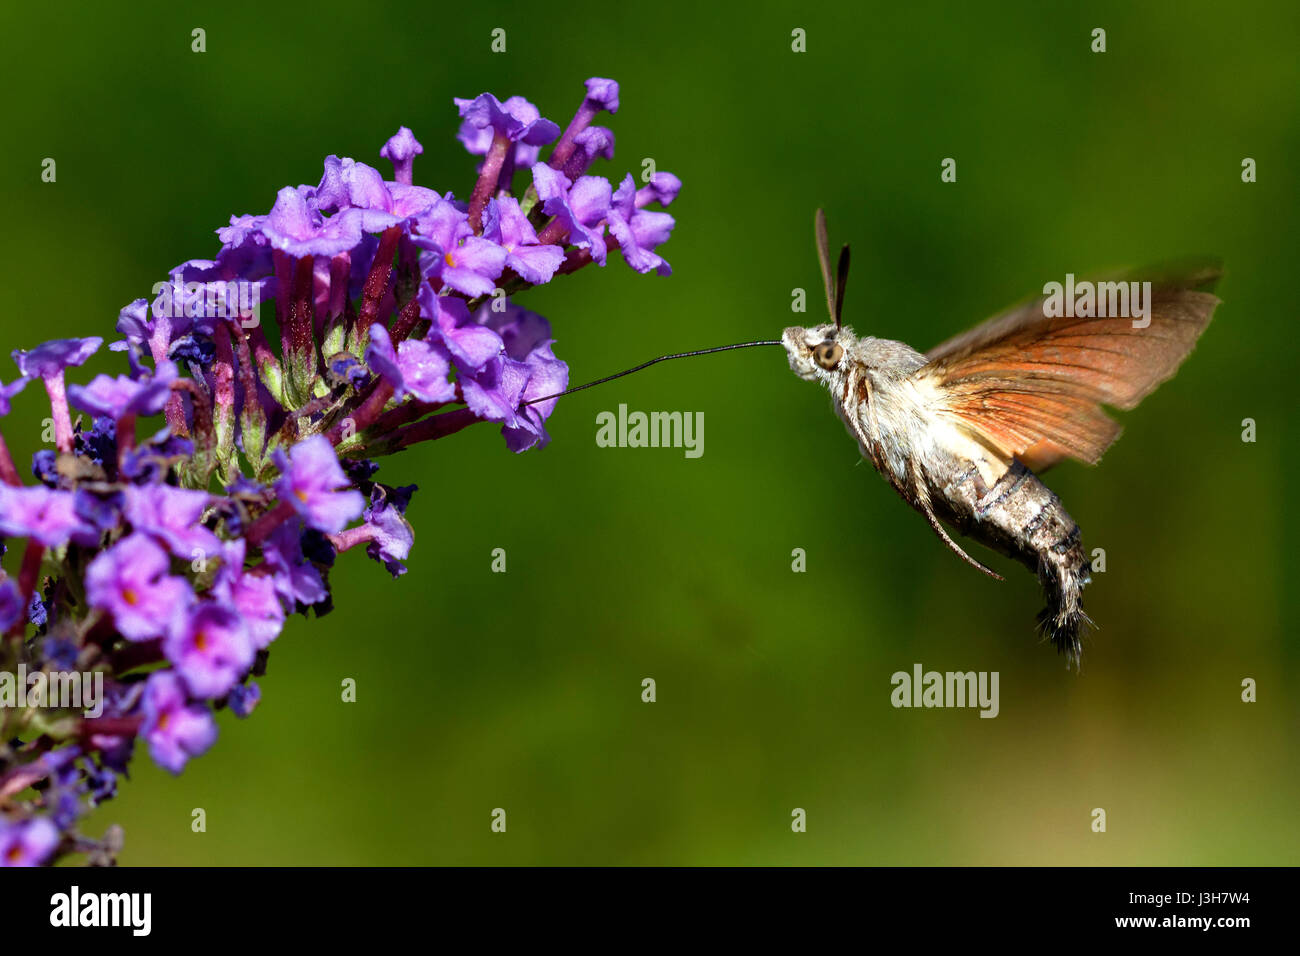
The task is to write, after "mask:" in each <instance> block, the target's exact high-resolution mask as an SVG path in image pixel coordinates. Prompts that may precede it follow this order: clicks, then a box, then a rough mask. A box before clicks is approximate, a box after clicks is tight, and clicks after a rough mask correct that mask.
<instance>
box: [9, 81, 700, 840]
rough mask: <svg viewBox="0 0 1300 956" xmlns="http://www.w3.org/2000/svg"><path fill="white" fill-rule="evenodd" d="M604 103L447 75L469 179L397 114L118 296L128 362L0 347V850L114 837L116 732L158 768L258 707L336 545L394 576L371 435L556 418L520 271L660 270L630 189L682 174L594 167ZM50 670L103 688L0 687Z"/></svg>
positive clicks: (410, 438)
mask: <svg viewBox="0 0 1300 956" xmlns="http://www.w3.org/2000/svg"><path fill="white" fill-rule="evenodd" d="M618 105H619V102H618V84H617V83H615V82H613V81H612V80H604V79H592V80H589V81H587V92H586V95H585V96H584V98H583V100H582V103H581V104H580V106H579V108H578V111H577V113H576V115H575V116H574V118H573V119H572V121H571V122H570V123H569V124H568V126H567V127H565V128H564V129H563V131H561V128H560V126H558V125H557V124H556V123H553V122H551V121H550V120H548V119H546V118H544V117H543V116H541V114H540V112H539V111H538V110H537V108H536V107H535V106H533V105H532V104H531V103H529V102H528V101H527V100H524V99H522V98H520V97H511V98H509V99H507V100H505V101H504V102H502V101H500V100H498V99H497V98H496V97H495V96H492V95H491V94H489V93H484V94H481V95H480V96H477V97H475V98H474V99H457V100H456V106H457V107H458V109H459V111H460V117H461V125H460V130H459V133H458V138H459V139H460V141H461V142H462V143H463V144H464V145H465V147H466V148H467V149H468V150H469V151H470V153H472V154H474V155H476V156H480V157H482V161H481V163H480V165H479V168H478V176H477V180H476V181H475V183H474V185H473V187H472V189H471V190H470V193H469V196H468V197H467V198H466V199H465V200H464V201H460V200H457V199H456V198H455V197H454V196H453V194H452V193H450V192H446V193H442V192H438V191H436V190H433V189H429V188H426V187H424V186H417V185H415V182H414V175H413V166H414V159H415V157H416V156H418V155H420V154H421V153H422V152H423V147H422V146H421V145H420V143H419V142H417V141H416V139H415V137H414V135H413V134H412V133H411V131H410V130H409V129H407V128H405V127H403V128H401V129H400V130H398V132H397V133H396V134H395V135H394V136H393V137H392V138H391V139H389V141H388V142H387V143H385V144H384V146H383V148H382V149H381V150H380V156H382V157H383V158H384V159H386V160H388V161H389V162H391V163H392V166H393V178H392V179H385V178H384V176H383V175H382V173H380V172H379V170H377V169H375V168H374V167H371V166H368V165H366V164H365V163H361V162H357V161H355V160H353V159H349V158H339V157H337V156H329V157H327V158H326V160H325V164H324V171H323V173H322V176H321V178H320V181H319V182H318V183H317V184H316V185H314V186H313V185H300V186H296V187H292V186H290V187H285V188H284V189H281V190H280V191H279V193H278V194H277V195H276V197H275V201H274V203H273V204H272V206H271V208H270V210H269V211H268V212H266V213H264V214H255V215H242V216H233V217H232V218H231V220H230V224H229V225H228V226H225V227H222V228H221V229H218V230H217V235H218V238H219V239H220V241H221V249H220V250H219V251H218V253H217V255H216V258H215V259H212V260H198V259H192V260H189V261H187V262H184V263H182V264H181V265H179V266H177V267H176V268H175V269H173V270H171V272H170V273H169V276H168V279H167V280H166V281H164V282H160V283H158V284H157V285H156V286H155V287H154V289H153V297H152V298H140V299H137V300H136V301H135V302H132V303H131V304H130V305H128V306H127V307H126V308H124V309H123V310H122V311H121V313H120V315H119V317H118V321H117V331H118V332H119V333H120V335H121V336H122V338H121V339H120V340H119V341H117V342H114V343H112V344H111V345H110V346H109V348H110V350H112V351H117V352H125V353H126V358H127V360H128V366H129V368H128V371H127V372H126V373H125V374H118V375H108V374H99V375H96V376H94V377H93V378H91V379H90V380H89V381H87V382H85V383H84V384H78V383H74V384H68V383H67V382H66V381H65V376H66V374H67V373H68V370H69V369H75V368H78V367H80V366H82V365H83V364H84V363H86V361H87V360H89V359H90V358H91V357H92V356H94V355H95V354H96V353H97V352H98V350H99V349H100V347H101V345H102V344H103V339H102V338H100V337H97V336H96V337H90V338H82V339H62V340H56V341H51V342H45V343H43V344H40V345H37V346H36V347H35V348H32V349H29V350H21V349H20V350H17V351H14V352H13V359H14V362H15V363H16V365H17V367H18V376H17V377H16V378H15V379H13V380H12V381H11V382H9V383H8V384H5V383H4V382H3V381H0V416H4V415H7V414H9V413H10V411H11V405H12V403H13V400H14V399H15V397H16V396H18V395H19V393H20V392H22V390H23V389H24V387H25V386H26V385H28V384H29V383H30V382H32V381H33V380H39V381H40V382H41V385H42V386H43V387H44V389H45V392H46V395H47V396H48V398H49V402H50V414H51V418H52V422H53V428H52V430H51V437H52V443H53V447H52V448H48V449H44V450H42V451H39V452H37V453H36V455H35V456H34V459H33V461H32V465H31V469H30V474H31V479H29V480H24V478H23V476H22V475H21V474H20V473H19V470H18V468H17V467H16V465H15V463H14V461H13V459H12V457H11V455H10V453H9V451H8V448H7V446H6V445H5V444H4V441H3V438H2V437H0V554H3V553H4V552H5V551H10V552H11V553H12V555H11V559H10V564H11V565H12V567H11V569H10V571H9V572H8V573H6V572H5V571H3V570H0V865H38V864H45V863H51V862H53V861H55V860H57V859H58V858H60V857H62V856H64V855H66V854H69V853H86V854H89V855H90V858H91V860H92V861H102V860H104V859H108V858H111V856H112V853H113V852H115V849H116V847H117V845H118V844H120V834H115V833H110V834H109V835H108V836H106V837H105V838H104V839H103V840H99V841H96V840H93V839H90V838H88V837H86V836H84V835H82V834H80V833H79V832H78V830H77V825H78V819H79V818H80V817H81V816H83V815H84V813H85V810H86V808H87V807H88V806H94V805H96V804H97V803H99V802H100V801H102V800H104V799H107V798H108V797H111V796H112V795H113V794H114V792H115V790H116V781H117V778H118V776H120V775H122V774H125V773H126V772H127V768H128V763H129V761H130V758H131V756H132V753H133V751H134V749H135V745H136V743H137V741H141V742H143V744H144V746H145V747H146V748H147V750H148V752H149V755H150V756H151V757H152V759H153V760H154V761H155V762H156V763H157V764H158V765H160V766H162V767H164V768H165V769H167V770H169V771H171V772H173V773H179V772H180V771H181V770H182V769H183V768H184V766H185V765H186V763H187V762H188V761H189V760H190V759H191V758H193V757H197V756H199V755H201V754H203V753H204V752H205V751H206V750H207V749H208V748H210V747H211V746H212V744H213V742H214V741H215V740H216V737H217V723H216V719H215V717H214V711H215V710H220V709H223V708H229V709H230V710H231V711H232V712H233V713H234V714H235V715H236V716H237V717H241V718H242V717H247V716H248V715H249V714H251V713H252V711H253V709H254V708H255V707H256V705H257V703H258V701H259V700H260V697H261V690H260V688H259V686H258V684H257V683H256V681H255V680H254V678H255V677H261V676H262V675H263V674H264V673H265V672H266V666H267V658H268V652H269V647H270V645H271V644H272V643H273V642H274V641H275V639H276V638H277V637H278V636H279V634H280V632H281V630H282V629H283V628H284V625H285V622H286V619H287V617H288V615H290V614H293V613H303V614H306V613H307V612H308V610H314V611H315V613H316V614H317V615H318V616H319V615H321V614H324V613H327V612H328V611H329V610H330V608H331V597H330V587H329V575H330V572H331V569H332V567H333V565H334V563H335V559H336V557H337V556H338V555H339V554H340V553H341V552H346V551H349V550H351V549H353V548H355V547H358V546H364V551H365V553H366V554H367V555H368V556H369V557H370V558H372V559H373V560H375V561H376V562H378V563H380V564H381V565H383V567H384V568H385V569H386V570H387V571H388V572H389V573H390V574H391V575H392V576H393V577H394V578H396V577H398V576H400V575H402V574H404V573H405V572H406V566H405V564H404V563H403V562H404V561H406V560H407V558H408V556H409V554H410V551H411V547H412V545H413V543H414V539H415V533H414V529H413V528H412V525H411V523H410V521H409V520H408V518H407V509H408V505H409V504H410V501H411V497H412V494H413V493H414V492H415V490H416V488H415V486H414V485H406V486H391V485H387V484H382V483H380V482H378V481H375V480H374V475H375V473H376V470H377V467H378V466H377V465H375V463H374V462H373V460H372V459H373V458H375V457H377V456H379V455H382V454H387V453H391V452H394V451H399V450H401V449H403V448H406V447H409V446H410V445H412V444H415V443H417V442H422V441H429V440H433V439H437V438H442V437H446V436H448V435H451V434H454V433H455V432H457V431H460V430H461V429H463V428H465V427H467V426H469V425H471V424H474V423H475V422H492V423H495V424H497V425H499V426H500V427H501V431H502V434H503V436H504V437H505V441H506V445H507V447H508V448H509V449H510V450H512V451H515V452H522V451H525V450H528V449H530V448H540V447H542V446H544V445H545V444H546V443H547V442H548V441H549V435H548V434H547V431H546V421H547V418H548V417H549V416H550V414H551V413H552V412H553V411H554V408H555V405H556V402H555V400H554V399H551V400H549V401H539V399H545V398H547V397H548V396H552V395H555V394H556V393H559V392H562V391H563V390H564V389H565V387H566V386H567V384H568V367H567V366H566V365H565V363H564V362H563V361H561V360H560V359H558V358H557V357H556V356H555V353H554V351H553V350H552V345H553V342H554V340H553V339H552V337H551V328H550V324H549V323H548V322H547V320H546V319H544V318H543V317H542V316H540V315H538V314H537V313H535V312H530V311H527V310H526V309H523V308H521V307H520V306H518V305H516V304H515V303H514V301H513V296H514V295H516V294H517V293H519V292H521V291H524V290H526V289H528V288H530V287H532V286H537V285H544V284H546V283H548V282H551V281H553V280H554V279H555V278H556V277H558V276H561V275H566V274H568V273H571V272H574V271H576V270H578V269H580V268H582V267H584V266H586V265H588V264H591V263H593V262H594V263H595V264H597V265H599V266H603V265H605V264H606V262H607V261H608V259H609V256H610V255H611V253H613V252H618V253H619V254H621V255H622V257H623V260H624V261H625V262H626V263H627V264H628V265H629V266H631V267H632V268H633V269H634V270H636V271H637V272H641V273H648V272H655V273H657V274H660V275H668V274H669V273H670V269H669V266H668V263H667V262H666V261H665V260H664V259H663V258H662V257H661V256H660V255H659V253H658V251H657V250H658V248H659V246H661V245H662V244H663V243H664V242H665V241H666V240H667V239H668V237H669V234H670V232H671V231H672V228H673V224H674V223H673V219H672V217H671V216H669V215H668V214H667V213H664V212H658V211H651V210H650V209H648V208H647V207H649V206H651V205H660V206H667V205H668V204H670V203H671V202H672V201H673V199H674V198H675V197H676V195H677V192H678V190H679V188H680V185H681V184H680V182H679V181H678V180H677V178H676V177H674V176H672V175H670V174H667V173H656V174H655V175H653V176H652V177H650V178H649V180H648V181H647V182H645V183H644V184H643V185H642V186H640V187H639V188H638V186H637V184H636V181H635V180H634V179H633V177H632V176H631V175H627V176H625V177H624V178H623V179H622V180H621V181H620V182H618V184H617V185H614V184H612V183H611V182H610V181H609V180H608V179H605V178H603V177H601V176H598V175H593V174H591V173H590V172H589V170H590V169H591V167H592V165H593V164H594V163H595V162H596V161H597V160H600V159H605V160H608V159H611V158H612V157H613V150H614V135H613V133H612V132H611V131H610V130H609V129H608V128H606V127H603V126H598V125H595V124H594V122H593V121H594V120H595V119H596V118H597V117H598V116H600V115H601V114H602V113H604V112H608V113H611V114H612V113H614V112H616V111H617V109H618ZM548 146H550V147H551V149H550V152H549V155H548V156H547V157H546V158H545V159H543V158H542V152H543V151H544V150H545V149H546V147H548ZM516 180H526V182H525V183H523V184H522V191H520V192H516V191H515V186H516ZM267 318H273V320H274V322H273V323H272V322H264V321H263V319H267ZM160 415H161V416H163V417H164V419H165V423H164V424H161V426H160V424H159V423H158V422H157V421H155V422H154V423H152V424H145V423H143V422H142V421H141V419H148V418H152V417H155V416H160ZM20 542H21V544H20ZM16 544H20V546H17V547H15V546H14V545H16ZM71 673H77V674H80V675H81V677H83V678H84V681H83V683H84V684H85V686H86V689H87V692H88V689H89V687H91V686H94V685H96V684H98V683H99V682H101V681H102V693H101V694H100V695H99V698H98V699H97V700H93V701H92V700H89V699H84V700H82V701H80V702H77V703H69V702H68V701H66V700H54V699H53V698H52V697H51V698H50V699H43V700H39V701H37V700H35V699H34V698H33V697H31V696H30V695H29V694H27V693H26V692H27V691H28V690H29V686H26V685H25V686H23V687H21V688H17V691H18V692H19V697H20V698H21V700H17V701H14V700H10V699H8V698H6V696H5V695H6V689H5V688H6V686H7V687H8V693H9V694H10V695H11V696H12V695H13V694H14V692H15V686H14V681H13V680H12V679H11V680H9V682H8V684H6V683H5V680H4V679H5V678H6V677H10V678H12V677H13V676H14V675H17V674H26V675H27V677H26V681H27V685H30V686H35V685H36V684H37V683H40V684H41V685H42V686H43V687H46V688H53V687H55V686H56V684H57V681H56V680H55V678H56V676H57V675H68V674H71ZM38 675H39V677H40V678H41V680H37V677H38ZM92 677H93V678H94V680H92V679H91V678H92Z"/></svg>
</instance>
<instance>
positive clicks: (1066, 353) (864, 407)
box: [781, 210, 1219, 664]
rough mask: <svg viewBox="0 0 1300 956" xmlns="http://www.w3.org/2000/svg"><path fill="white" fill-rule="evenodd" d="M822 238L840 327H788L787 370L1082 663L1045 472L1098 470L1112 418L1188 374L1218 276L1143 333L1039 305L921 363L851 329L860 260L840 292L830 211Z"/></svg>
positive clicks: (1142, 327)
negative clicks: (847, 319) (973, 544)
mask: <svg viewBox="0 0 1300 956" xmlns="http://www.w3.org/2000/svg"><path fill="white" fill-rule="evenodd" d="M816 237H817V253H818V259H819V260H820V262H821V269H822V280H823V282H824V284H825V287H826V301H827V307H828V309H829V310H830V318H831V322H829V323H827V324H825V325H820V326H817V327H815V328H801V327H798V326H795V327H792V328H788V329H786V330H785V333H784V334H783V335H782V337H781V344H782V345H784V346H785V350H786V353H787V354H788V356H789V360H790V368H791V369H792V370H793V371H794V372H795V374H796V375H798V376H799V377H800V378H803V379H806V380H808V381H814V382H820V383H822V384H823V385H825V386H826V387H827V389H829V390H830V393H831V396H832V398H833V399H834V403H835V410H836V412H837V413H838V414H839V416H840V418H842V419H843V420H844V424H845V425H846V426H847V428H848V431H849V434H851V435H852V436H853V437H854V438H855V439H857V442H858V447H859V448H860V449H861V451H862V455H863V457H865V458H866V459H867V460H869V461H870V462H871V463H872V465H874V466H875V468H876V470H877V471H879V472H880V474H881V475H882V476H884V478H885V480H886V481H888V482H889V484H890V485H892V486H893V488H894V490H895V491H897V492H898V493H899V495H901V496H902V498H903V500H904V501H906V502H907V503H908V504H909V505H911V506H912V507H913V508H915V509H916V510H917V511H919V512H920V513H921V514H922V515H923V516H924V517H925V519H926V521H927V522H928V523H929V525H930V527H931V528H933V529H934V532H935V534H937V535H938V536H939V538H940V539H942V540H943V542H944V544H946V545H947V546H948V547H949V548H950V549H951V550H952V551H953V552H954V553H956V554H957V555H958V557H960V558H962V560H964V561H966V562H967V563H969V564H971V565H973V566H974V567H976V568H978V569H979V570H981V571H983V572H984V573H985V574H988V575H990V576H991V577H994V578H998V579H999V580H1001V575H999V574H997V573H996V572H994V571H992V570H990V569H989V568H987V567H985V566H984V565H983V564H981V563H980V562H979V561H977V560H976V559H975V558H972V557H971V556H970V555H969V554H967V553H966V552H965V551H964V550H963V549H962V548H961V546H960V545H958V544H957V543H956V542H955V541H953V539H952V538H951V537H950V536H949V535H948V532H947V531H946V530H945V528H944V523H945V522H946V523H947V524H950V525H951V526H953V527H954V528H956V529H957V530H958V531H959V532H960V533H961V534H963V535H965V536H967V537H970V538H973V539H974V540H976V541H978V542H980V543H981V544H984V545H986V546H988V547H989V548H992V549H993V550H994V551H998V552H1000V553H1001V554H1004V555H1006V556H1007V557H1011V558H1015V559H1016V560H1018V561H1020V562H1021V563H1022V564H1024V565H1025V566H1026V567H1028V568H1029V569H1030V570H1031V571H1034V572H1035V573H1036V574H1037V575H1038V579H1039V582H1040V583H1041V584H1042V587H1043V590H1044V592H1045V594H1046V597H1047V607H1046V608H1045V609H1044V610H1043V611H1042V612H1041V613H1040V615H1039V623H1040V625H1041V627H1042V629H1043V631H1044V633H1045V634H1046V635H1047V636H1049V637H1050V638H1051V640H1052V643H1053V644H1055V645H1056V647H1057V649H1058V650H1059V651H1061V652H1062V653H1064V654H1066V655H1067V657H1068V658H1069V660H1070V661H1071V662H1072V663H1075V664H1077V663H1078V660H1079V654H1080V650H1081V644H1080V637H1081V634H1082V631H1083V629H1084V627H1085V626H1086V625H1088V624H1091V621H1090V620H1089V618H1088V616H1087V615H1086V614H1085V613H1084V611H1083V607H1082V605H1081V603H1080V592H1081V591H1082V590H1083V587H1084V585H1086V584H1087V583H1088V580H1089V561H1088V558H1087V556H1086V554H1085V552H1084V550H1083V544H1082V541H1081V536H1080V531H1079V526H1078V525H1077V524H1076V523H1075V521H1074V519H1073V518H1071V517H1070V515H1069V513H1068V512H1067V511H1066V510H1065V507H1064V505H1062V504H1061V501H1060V499H1059V498H1057V497H1056V495H1055V494H1053V493H1052V491H1051V490H1050V489H1049V488H1048V487H1047V486H1046V485H1044V484H1043V482H1042V481H1040V480H1039V478H1038V474H1039V473H1041V472H1043V471H1045V470H1046V469H1048V468H1050V467H1051V466H1052V465H1054V464H1056V463H1057V462H1059V461H1061V460H1062V459H1064V458H1074V459H1076V460H1078V461H1082V462H1085V463H1087V464H1090V465H1091V464H1096V463H1097V461H1098V460H1099V459H1100V458H1101V455H1102V453H1103V452H1104V451H1105V450H1106V449H1107V448H1108V447H1109V446H1110V445H1111V443H1112V442H1114V441H1115V439H1116V438H1118V437H1119V433H1120V426H1119V424H1118V423H1117V422H1115V421H1114V420H1113V419H1112V418H1111V417H1110V416H1109V415H1107V414H1106V413H1105V411H1103V410H1102V406H1103V405H1111V406H1114V407H1115V408H1120V409H1129V408H1133V407H1134V406H1135V405H1137V403H1138V402H1139V401H1141V400H1142V399H1143V398H1145V397H1146V396H1147V395H1149V394H1150V393H1151V392H1152V391H1153V390H1154V389H1155V387H1156V386H1157V385H1159V384H1160V383H1161V382H1163V381H1165V380H1166V379H1168V378H1170V377H1171V376H1172V375H1173V374H1174V372H1175V371H1177V369H1178V366H1179V365H1180V364H1181V363H1182V361H1183V359H1185V358H1186V357H1187V355H1188V353H1189V352H1191V350H1192V347H1193V346H1194V345H1195V344H1196V340H1197V338H1198V337H1199V336H1200V334H1201V332H1203V331H1204V330H1205V327H1206V326H1207V325H1208V324H1209V322H1210V317H1211V315H1212V314H1213V312H1214V308H1215V306H1216V305H1217V304H1218V302H1219V300H1218V298H1216V297H1215V296H1214V295H1212V294H1211V293H1210V292H1208V291H1206V290H1207V289H1208V288H1209V287H1210V286H1212V285H1213V283H1214V282H1215V280H1217V278H1218V276H1219V269H1218V267H1217V265H1201V266H1197V267H1191V268H1185V269H1182V270H1179V271H1177V272H1174V273H1171V274H1165V275H1162V276H1156V277H1153V278H1152V279H1151V282H1150V286H1148V287H1147V288H1149V289H1150V297H1149V301H1148V302H1147V309H1148V314H1147V315H1145V316H1143V319H1142V321H1141V322H1134V321H1132V320H1131V319H1130V318H1129V317H1127V316H1120V317H1108V318H1097V317H1095V316H1080V317H1076V316H1074V315H1073V314H1070V315H1059V314H1049V312H1053V311H1056V310H1048V309H1045V308H1044V304H1045V300H1044V299H1042V298H1039V299H1035V300H1033V301H1030V302H1028V303H1026V304H1024V305H1021V306H1017V307H1015V308H1013V309H1011V310H1010V311H1008V312H1006V313H1004V314H1002V315H999V316H996V317H994V318H992V319H990V320H988V321H986V322H985V323H983V324H982V325H979V326H976V327H975V328H973V329H971V330H969V331H967V332H964V333H962V334H961V335H958V336H956V337H954V338H951V339H949V340H948V341H946V342H944V343H942V344H940V345H937V346H935V347H934V348H932V349H930V350H929V351H928V352H924V353H922V352H918V351H917V350H916V349H914V348H912V347H911V346H910V345H906V344H904V343H902V342H894V341H890V340H888V339H877V338H872V337H870V336H862V337H859V336H857V335H855V334H854V332H853V330H852V329H851V328H848V327H845V326H844V325H843V323H842V314H843V308H844V289H845V283H846V280H847V278H848V264H849V248H848V246H845V247H844V248H843V250H842V251H841V254H840V258H839V264H838V269H837V272H836V275H835V276H834V278H833V279H832V274H831V269H830V255H829V248H828V244H827V240H826V220H825V217H824V216H823V214H822V212H821V210H818V211H817V217H816ZM1069 311H1070V312H1071V313H1073V311H1074V310H1073V309H1070V310H1069ZM1081 311H1093V310H1091V309H1084V310H1081Z"/></svg>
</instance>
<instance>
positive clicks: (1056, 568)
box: [1038, 556, 1095, 670]
mask: <svg viewBox="0 0 1300 956" xmlns="http://www.w3.org/2000/svg"><path fill="white" fill-rule="evenodd" d="M1062 557H1066V556H1062ZM1038 580H1039V582H1040V583H1041V584H1042V586H1043V593H1044V595H1045V596H1046V598H1047V607H1045V608H1043V610H1041V611H1040V612H1038V628H1039V630H1040V631H1041V632H1042V634H1043V636H1044V637H1045V638H1050V639H1051V641H1052V644H1053V645H1055V647H1056V650H1057V653H1060V654H1064V655H1065V657H1066V661H1067V662H1068V664H1069V665H1070V666H1072V667H1074V668H1075V669H1076V670H1077V669H1078V667H1079V659H1080V657H1081V656H1082V654H1083V636H1084V634H1085V633H1086V632H1087V629H1088V628H1090V627H1095V625H1094V624H1093V622H1092V619H1091V618H1090V617H1088V615H1087V614H1086V613H1084V610H1083V602H1082V592H1083V589H1084V587H1085V585H1087V584H1088V582H1089V580H1091V575H1090V574H1089V573H1088V565H1087V563H1086V562H1083V561H1078V560H1076V561H1072V562H1068V563H1067V561H1060V562H1059V563H1058V562H1056V561H1053V562H1043V563H1042V564H1041V565H1040V566H1039V569H1038Z"/></svg>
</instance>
